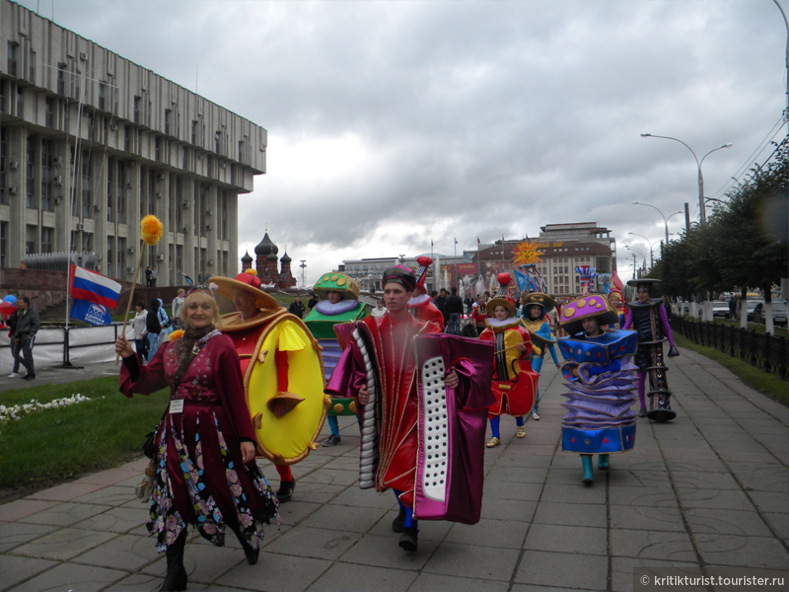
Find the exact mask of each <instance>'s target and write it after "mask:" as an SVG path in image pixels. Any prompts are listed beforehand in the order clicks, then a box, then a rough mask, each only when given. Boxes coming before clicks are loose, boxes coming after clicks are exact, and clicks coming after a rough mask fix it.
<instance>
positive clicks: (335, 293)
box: [304, 272, 386, 446]
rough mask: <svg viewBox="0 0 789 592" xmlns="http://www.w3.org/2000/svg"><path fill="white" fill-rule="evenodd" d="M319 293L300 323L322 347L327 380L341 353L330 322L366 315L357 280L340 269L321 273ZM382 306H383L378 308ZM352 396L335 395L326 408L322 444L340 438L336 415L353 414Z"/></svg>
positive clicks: (315, 287)
mask: <svg viewBox="0 0 789 592" xmlns="http://www.w3.org/2000/svg"><path fill="white" fill-rule="evenodd" d="M313 290H314V291H315V293H316V294H317V295H318V296H319V297H320V302H318V303H317V304H316V305H315V306H314V307H313V309H312V310H311V311H310V314H308V315H307V318H306V319H304V324H305V325H307V328H308V329H309V330H310V332H311V333H312V335H313V337H315V338H316V339H317V340H318V343H319V344H320V346H321V348H323V351H322V355H323V371H324V378H325V379H326V381H328V380H329V377H330V376H331V374H332V372H333V371H334V367H335V366H336V365H337V362H338V361H339V360H340V356H342V349H340V344H339V343H338V342H337V336H336V335H335V334H334V325H336V324H338V323H349V322H352V321H358V320H359V319H361V318H363V317H364V316H366V313H365V306H364V303H363V302H359V284H357V283H356V281H355V280H353V279H352V278H351V277H350V276H348V275H346V274H344V273H335V272H329V273H325V274H323V275H322V276H321V277H320V279H319V280H318V281H317V282H316V283H315V286H314V287H313ZM382 310H384V311H385V310H386V309H385V308H382ZM352 403H353V399H351V398H346V399H335V400H333V401H332V405H331V407H329V410H328V412H327V420H328V424H329V429H330V430H331V435H330V436H329V437H328V438H327V439H326V440H324V441H323V442H321V444H322V445H323V446H335V445H337V444H339V443H340V442H342V439H341V438H340V426H339V424H338V423H337V415H356V405H355V403H354V404H352Z"/></svg>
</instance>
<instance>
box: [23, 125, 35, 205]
mask: <svg viewBox="0 0 789 592" xmlns="http://www.w3.org/2000/svg"><path fill="white" fill-rule="evenodd" d="M25 165H26V166H25V171H26V177H27V183H26V188H25V191H26V193H27V207H28V208H35V207H36V199H35V197H36V186H35V182H34V181H35V178H36V139H35V137H33V136H28V137H27V161H26V163H25Z"/></svg>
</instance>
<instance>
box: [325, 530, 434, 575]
mask: <svg viewBox="0 0 789 592" xmlns="http://www.w3.org/2000/svg"><path fill="white" fill-rule="evenodd" d="M393 535H394V536H392V535H389V536H377V535H370V534H368V535H365V536H364V537H363V538H362V539H360V540H359V541H358V542H357V543H356V544H355V545H354V546H353V547H351V548H350V549H348V550H347V551H346V552H345V553H344V554H343V556H342V557H341V558H340V562H342V563H354V564H360V565H372V566H374V567H386V568H391V569H408V570H415V571H418V570H420V569H422V567H424V565H425V562H426V561H427V560H428V558H429V557H430V556H431V555H432V554H433V552H434V551H435V550H436V547H437V546H438V545H439V544H441V543H439V542H437V541H431V540H425V539H422V537H419V542H418V550H417V551H416V552H413V553H411V552H406V551H403V550H402V549H401V548H400V546H399V540H400V535H396V534H394V533H393Z"/></svg>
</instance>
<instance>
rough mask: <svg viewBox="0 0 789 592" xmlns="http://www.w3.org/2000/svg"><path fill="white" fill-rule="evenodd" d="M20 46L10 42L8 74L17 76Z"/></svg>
mask: <svg viewBox="0 0 789 592" xmlns="http://www.w3.org/2000/svg"><path fill="white" fill-rule="evenodd" d="M17 46H18V44H16V43H14V42H13V41H9V42H8V68H7V70H8V74H9V75H10V76H16V48H17Z"/></svg>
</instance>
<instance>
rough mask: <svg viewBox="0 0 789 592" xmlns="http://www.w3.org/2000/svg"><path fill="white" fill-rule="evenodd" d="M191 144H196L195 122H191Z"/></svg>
mask: <svg viewBox="0 0 789 592" xmlns="http://www.w3.org/2000/svg"><path fill="white" fill-rule="evenodd" d="M192 144H195V145H196V144H197V122H196V121H194V120H192Z"/></svg>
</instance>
